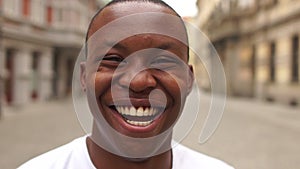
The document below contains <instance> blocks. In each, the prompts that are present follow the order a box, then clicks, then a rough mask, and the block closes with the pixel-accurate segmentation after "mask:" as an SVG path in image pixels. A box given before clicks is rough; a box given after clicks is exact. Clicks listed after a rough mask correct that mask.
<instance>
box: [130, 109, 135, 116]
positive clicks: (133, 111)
mask: <svg viewBox="0 0 300 169" xmlns="http://www.w3.org/2000/svg"><path fill="white" fill-rule="evenodd" d="M130 116H136V109H135V108H134V107H131V108H130Z"/></svg>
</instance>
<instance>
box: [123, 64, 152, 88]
mask: <svg viewBox="0 0 300 169" xmlns="http://www.w3.org/2000/svg"><path fill="white" fill-rule="evenodd" d="M119 83H120V85H121V86H123V87H126V88H129V89H130V91H132V92H135V93H141V92H148V91H149V92H150V91H151V90H153V89H154V88H155V87H156V85H157V81H156V79H155V78H154V77H153V75H152V73H151V70H148V69H146V70H142V71H140V72H138V73H130V72H127V73H124V74H123V76H122V77H121V78H120V80H119Z"/></svg>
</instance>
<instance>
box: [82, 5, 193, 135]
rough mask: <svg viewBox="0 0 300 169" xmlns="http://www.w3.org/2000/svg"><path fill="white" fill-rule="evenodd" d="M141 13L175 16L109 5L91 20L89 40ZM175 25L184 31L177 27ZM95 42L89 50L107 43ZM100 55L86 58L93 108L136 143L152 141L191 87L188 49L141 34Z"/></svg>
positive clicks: (157, 7)
mask: <svg viewBox="0 0 300 169" xmlns="http://www.w3.org/2000/svg"><path fill="white" fill-rule="evenodd" d="M139 12H164V13H168V14H173V12H172V11H171V10H169V9H168V8H165V7H162V6H160V5H154V4H151V5H149V4H147V3H136V2H131V3H120V4H116V5H112V6H110V7H107V8H105V9H104V10H103V11H102V12H101V14H100V15H99V16H98V17H97V18H96V19H95V21H94V22H93V24H92V26H91V29H90V33H89V37H90V36H91V35H93V34H94V33H95V32H96V31H97V30H98V29H100V28H101V27H103V26H104V25H105V24H107V23H109V22H111V21H113V20H116V19H118V18H121V17H123V16H127V15H129V14H133V13H139ZM145 19H146V18H145ZM158 19H159V18H158ZM170 26H176V25H170ZM177 26H178V27H179V29H183V27H182V25H181V26H180V24H179V23H178V25H177ZM120 29H122V28H120ZM132 29H134V28H132ZM112 34H113V32H112ZM96 42H97V43H95V42H91V43H93V44H91V45H92V46H94V48H95V46H96V48H98V49H101V45H107V44H109V43H110V42H109V39H106V38H98V39H96ZM89 43H90V42H89ZM89 45H90V44H89ZM101 52H102V51H101V50H100V51H98V52H91V53H92V54H90V55H88V61H87V64H86V68H85V70H86V76H85V83H86V84H85V86H86V88H92V89H93V90H92V91H93V92H95V93H94V94H95V96H96V98H95V99H96V102H97V107H98V108H99V111H100V112H101V113H102V115H103V117H104V118H105V120H106V121H107V122H108V124H110V125H111V127H112V128H114V129H115V130H117V131H118V132H120V133H122V134H124V135H127V136H131V137H137V138H145V137H151V136H155V135H158V134H160V133H162V132H163V131H165V130H167V129H168V128H169V127H171V126H172V125H173V124H174V122H175V121H176V119H177V118H178V116H179V114H180V112H181V110H182V105H183V102H184V101H185V98H186V96H187V95H188V93H189V91H190V88H191V85H192V82H193V77H192V74H191V72H190V70H191V67H190V66H187V58H188V49H187V46H186V45H185V44H183V43H182V42H180V41H178V40H176V39H175V38H171V37H168V36H163V35H158V34H147V33H145V34H139V35H134V36H130V37H128V38H126V39H123V40H121V41H119V42H117V43H115V44H113V45H111V47H110V49H109V50H108V52H106V51H105V53H101ZM95 66H96V67H97V68H96V69H94V70H93V69H91V70H92V71H89V70H88V67H95Z"/></svg>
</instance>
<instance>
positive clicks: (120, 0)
mask: <svg viewBox="0 0 300 169" xmlns="http://www.w3.org/2000/svg"><path fill="white" fill-rule="evenodd" d="M126 2H144V3H145V2H146V3H147V2H148V3H153V4H158V5H161V6H163V7H166V8H168V9H170V10H171V11H173V12H174V14H175V15H176V16H177V17H179V18H180V21H181V22H182V25H183V28H184V30H185V32H186V42H187V59H188V60H189V47H188V46H189V45H188V43H189V42H188V41H189V40H188V35H187V29H186V27H185V24H184V21H183V19H182V17H181V16H180V15H179V14H178V13H177V12H176V11H175V10H174V9H173V8H172V7H171V6H170V5H168V4H167V3H166V2H164V1H162V0H112V1H110V2H109V3H107V4H106V5H105V6H103V7H102V8H100V9H99V10H98V11H97V12H96V13H95V15H94V16H93V17H92V19H91V21H90V23H89V26H88V29H87V33H86V35H85V54H86V56H87V53H88V52H87V43H88V35H89V32H90V29H91V27H92V25H93V23H94V21H95V19H96V18H97V16H98V15H99V14H100V13H101V12H102V11H103V10H104V9H105V8H107V7H109V6H111V5H114V4H117V3H126Z"/></svg>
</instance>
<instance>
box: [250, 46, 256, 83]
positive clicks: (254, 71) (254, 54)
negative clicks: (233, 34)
mask: <svg viewBox="0 0 300 169" xmlns="http://www.w3.org/2000/svg"><path fill="white" fill-rule="evenodd" d="M255 65H256V46H255V45H253V46H252V55H251V73H252V81H253V82H254V81H255V75H256V66H255Z"/></svg>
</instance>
